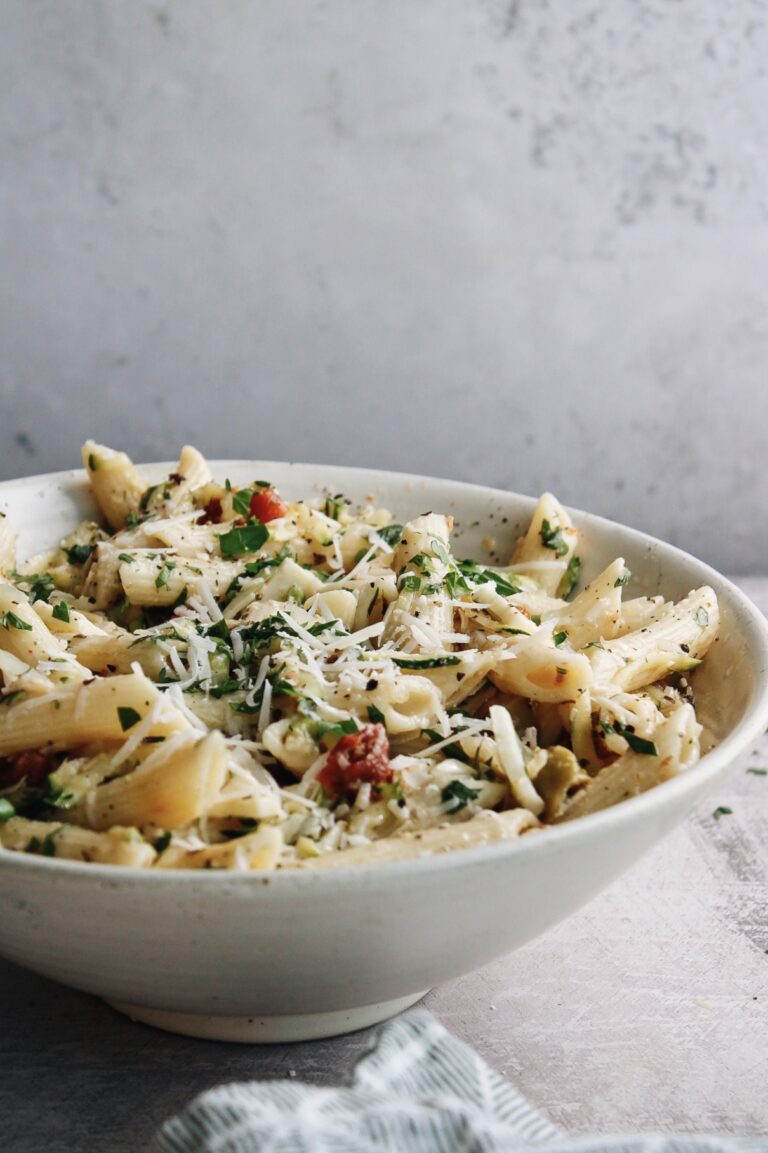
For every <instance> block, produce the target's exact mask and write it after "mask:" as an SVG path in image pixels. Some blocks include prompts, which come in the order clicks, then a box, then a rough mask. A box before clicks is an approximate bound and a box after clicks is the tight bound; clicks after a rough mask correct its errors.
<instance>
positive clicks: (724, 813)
mask: <svg viewBox="0 0 768 1153" xmlns="http://www.w3.org/2000/svg"><path fill="white" fill-rule="evenodd" d="M732 812H733V809H729V808H728V806H727V805H718V806H717V808H716V809H715V811H714V813H713V814H712V816H713V817H714V818H715V820H716V821H719V820H720V818H721V817H730V815H731V813H732Z"/></svg>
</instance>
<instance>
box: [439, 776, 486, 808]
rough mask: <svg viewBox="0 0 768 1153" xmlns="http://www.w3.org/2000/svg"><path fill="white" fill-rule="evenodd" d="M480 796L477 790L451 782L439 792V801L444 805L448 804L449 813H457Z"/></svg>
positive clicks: (461, 782)
mask: <svg viewBox="0 0 768 1153" xmlns="http://www.w3.org/2000/svg"><path fill="white" fill-rule="evenodd" d="M479 796H480V790H479V789H471V788H470V787H469V786H468V785H465V784H464V782H463V781H451V782H450V783H449V784H447V785H446V786H445V788H444V789H442V790H441V792H440V799H441V800H442V802H443V804H444V805H447V804H449V803H450V806H451V807H450V808H449V809H448V812H449V813H458V812H459V811H460V810H461V809H463V808H465V807H466V806H467V805H468V804H469V802H470V801H475V800H477V798H478V797H479Z"/></svg>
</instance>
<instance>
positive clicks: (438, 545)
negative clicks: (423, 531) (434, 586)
mask: <svg viewBox="0 0 768 1153" xmlns="http://www.w3.org/2000/svg"><path fill="white" fill-rule="evenodd" d="M429 546H430V548H431V549H432V552H433V554H434V555H435V556H436V557H437V559H438V560H441V561H442V562H443V564H450V563H451V558H450V556H449V555H448V553H447V552H446V549H445V546H444V545H443V543H442V541H439V540H437V539H436V538H435V537H431V538H430V541H429Z"/></svg>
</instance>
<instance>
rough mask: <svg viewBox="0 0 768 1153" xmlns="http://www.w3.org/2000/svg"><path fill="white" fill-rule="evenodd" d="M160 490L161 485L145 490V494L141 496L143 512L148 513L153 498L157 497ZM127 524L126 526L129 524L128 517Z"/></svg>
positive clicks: (154, 485) (151, 486) (140, 506)
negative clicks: (156, 494)
mask: <svg viewBox="0 0 768 1153" xmlns="http://www.w3.org/2000/svg"><path fill="white" fill-rule="evenodd" d="M159 488H160V485H159V484H151V485H150V486H149V488H145V489H144V492H143V493H142V494H141V500H140V501H139V508H140V509H141V511H142V512H146V511H147V509H148V507H149V502H150V501H151V500H152V497H153V496H154V495H155V493H156V492H157V490H158V489H159ZM125 523H126V525H127V524H128V517H126V518H125Z"/></svg>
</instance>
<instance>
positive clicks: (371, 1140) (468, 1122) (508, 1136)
mask: <svg viewBox="0 0 768 1153" xmlns="http://www.w3.org/2000/svg"><path fill="white" fill-rule="evenodd" d="M154 1150H155V1153H518V1151H519V1153H526V1151H528V1150H531V1151H536V1150H539V1151H541V1153H545V1151H546V1153H736V1151H737V1150H738V1151H739V1153H768V1138H760V1137H755V1138H737V1137H667V1136H647V1135H644V1136H626V1137H578V1138H574V1137H566V1136H565V1135H564V1134H563V1133H562V1132H561V1131H560V1130H558V1129H556V1128H555V1127H554V1125H552V1124H551V1123H550V1122H549V1121H547V1120H546V1118H544V1117H543V1116H542V1115H541V1113H539V1112H538V1111H537V1110H536V1109H534V1108H533V1106H532V1105H530V1104H529V1103H528V1102H527V1101H526V1100H525V1098H524V1097H522V1096H521V1095H520V1094H519V1093H518V1092H517V1090H516V1089H514V1088H513V1086H512V1085H510V1084H509V1082H508V1081H505V1080H504V1078H503V1077H501V1076H500V1075H499V1074H498V1073H496V1072H494V1070H493V1069H491V1068H490V1066H488V1065H486V1063H485V1061H483V1060H482V1059H481V1058H480V1057H479V1056H478V1055H477V1053H475V1051H474V1050H473V1049H471V1048H470V1047H469V1046H468V1045H465V1044H464V1043H463V1042H462V1041H459V1040H457V1038H456V1037H453V1036H452V1035H451V1034H450V1033H448V1032H447V1030H446V1029H444V1028H443V1026H442V1025H441V1024H440V1023H439V1022H438V1021H437V1020H435V1018H434V1017H433V1016H432V1015H431V1014H430V1013H427V1012H425V1011H424V1010H416V1011H413V1012H410V1013H406V1014H405V1015H404V1016H402V1017H399V1018H397V1019H396V1020H394V1021H391V1022H390V1023H389V1024H387V1025H385V1026H384V1028H383V1029H382V1030H381V1031H380V1033H379V1035H378V1038H377V1041H376V1044H375V1046H374V1048H373V1050H372V1051H371V1052H370V1053H369V1054H368V1055H367V1056H365V1057H364V1058H363V1059H362V1060H361V1061H360V1063H359V1064H358V1065H357V1068H356V1070H355V1074H354V1079H353V1081H352V1085H351V1087H349V1088H340V1089H324V1088H316V1087H314V1086H312V1085H303V1084H301V1083H299V1082H296V1081H267V1082H258V1081H254V1082H246V1083H244V1084H233V1085H223V1086H221V1087H220V1088H218V1089H212V1090H210V1091H209V1092H207V1093H203V1094H202V1095H201V1096H200V1097H198V1098H197V1099H196V1100H194V1101H193V1102H192V1103H191V1104H190V1105H189V1106H188V1107H187V1108H186V1109H185V1110H184V1112H183V1113H181V1114H180V1115H179V1116H178V1117H173V1118H172V1119H171V1120H169V1121H166V1122H165V1124H164V1125H163V1126H162V1128H161V1130H160V1132H159V1133H158V1134H157V1136H156V1138H155V1143H154Z"/></svg>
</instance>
